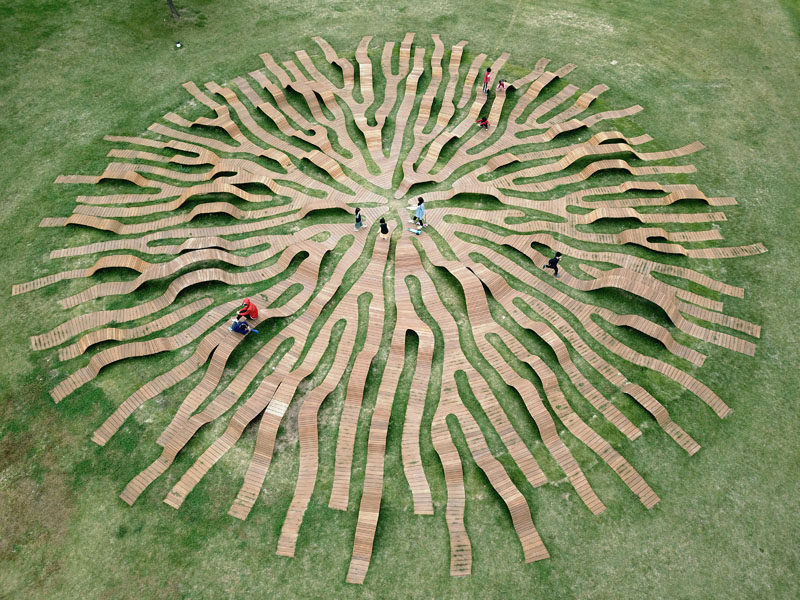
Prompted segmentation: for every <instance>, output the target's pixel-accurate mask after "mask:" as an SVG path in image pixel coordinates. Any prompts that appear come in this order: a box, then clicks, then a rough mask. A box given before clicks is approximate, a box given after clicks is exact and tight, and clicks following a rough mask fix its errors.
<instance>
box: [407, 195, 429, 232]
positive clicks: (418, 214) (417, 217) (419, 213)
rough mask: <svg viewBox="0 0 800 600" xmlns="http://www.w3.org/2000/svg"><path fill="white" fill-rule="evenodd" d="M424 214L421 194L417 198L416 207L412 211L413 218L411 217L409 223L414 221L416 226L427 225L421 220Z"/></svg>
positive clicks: (423, 201) (423, 202)
mask: <svg viewBox="0 0 800 600" xmlns="http://www.w3.org/2000/svg"><path fill="white" fill-rule="evenodd" d="M424 216H425V200H423V199H422V196H420V197H419V198H417V208H416V210H415V211H414V218H413V219H411V221H410V222H411V223H414V224H415V225H417V226H418V227H427V225H425V224H424V223H423V222H422V219H423V217H424Z"/></svg>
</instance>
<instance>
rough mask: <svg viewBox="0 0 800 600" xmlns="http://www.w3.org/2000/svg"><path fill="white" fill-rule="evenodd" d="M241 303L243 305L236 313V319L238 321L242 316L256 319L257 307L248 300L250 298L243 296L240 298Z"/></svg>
mask: <svg viewBox="0 0 800 600" xmlns="http://www.w3.org/2000/svg"><path fill="white" fill-rule="evenodd" d="M242 304H244V306H243V307H242V309H241V310H240V311H239V312H238V313H236V320H237V321H238V320H239V319H241V318H242V317H245V318H247V319H257V318H258V307H256V305H255V304H253V303H252V302H251V301H250V298H245V299H244V300H242Z"/></svg>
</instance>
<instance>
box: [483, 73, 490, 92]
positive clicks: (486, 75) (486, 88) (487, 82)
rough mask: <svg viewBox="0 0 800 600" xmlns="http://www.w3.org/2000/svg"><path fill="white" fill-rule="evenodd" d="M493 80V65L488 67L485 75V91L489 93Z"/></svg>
mask: <svg viewBox="0 0 800 600" xmlns="http://www.w3.org/2000/svg"><path fill="white" fill-rule="evenodd" d="M491 82H492V67H486V74H485V75H484V76H483V93H484V94H487V95H488V94H489V84H490V83H491Z"/></svg>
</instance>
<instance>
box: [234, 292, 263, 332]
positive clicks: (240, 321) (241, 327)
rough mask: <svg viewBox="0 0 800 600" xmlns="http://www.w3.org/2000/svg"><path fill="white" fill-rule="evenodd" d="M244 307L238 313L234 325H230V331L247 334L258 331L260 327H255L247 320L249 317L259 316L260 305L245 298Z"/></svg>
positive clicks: (255, 317)
mask: <svg viewBox="0 0 800 600" xmlns="http://www.w3.org/2000/svg"><path fill="white" fill-rule="evenodd" d="M242 305H243V306H242V308H241V309H240V310H239V312H238V313H236V318H235V319H233V325H231V326H230V327H228V330H229V331H234V332H236V333H241V334H242V335H247V334H248V333H250V332H253V333H258V329H253V328H252V327H251V326H250V324H249V323H248V322H247V319H257V318H258V307H257V306H256V305H255V304H254V303H253V302H252V301H251V300H250V298H245V299H244V300H242Z"/></svg>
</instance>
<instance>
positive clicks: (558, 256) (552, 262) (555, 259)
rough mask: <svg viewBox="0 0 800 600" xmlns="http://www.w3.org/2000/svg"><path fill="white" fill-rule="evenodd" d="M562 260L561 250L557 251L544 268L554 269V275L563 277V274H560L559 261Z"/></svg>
mask: <svg viewBox="0 0 800 600" xmlns="http://www.w3.org/2000/svg"><path fill="white" fill-rule="evenodd" d="M560 260H561V252H556V255H555V256H554V257H553V258H551V259H550V260H549V261H547V264H546V265H543V266H542V268H543V269H553V271H554V272H553V275H555V276H556V277H561V275H559V274H558V261H560Z"/></svg>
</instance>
